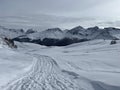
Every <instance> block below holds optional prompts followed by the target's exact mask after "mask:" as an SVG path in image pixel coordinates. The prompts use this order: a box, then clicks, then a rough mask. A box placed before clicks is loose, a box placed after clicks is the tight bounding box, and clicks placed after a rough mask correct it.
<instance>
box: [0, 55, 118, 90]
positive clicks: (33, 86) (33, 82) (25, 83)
mask: <svg viewBox="0 0 120 90" xmlns="http://www.w3.org/2000/svg"><path fill="white" fill-rule="evenodd" d="M0 90H120V87H116V86H111V85H107V84H104V83H102V82H97V81H91V80H89V79H86V78H84V77H81V76H80V75H78V74H76V73H74V72H70V71H66V70H62V69H60V67H59V66H58V64H57V62H56V61H55V60H53V59H52V58H51V57H48V56H43V55H36V57H35V58H34V63H33V65H32V67H31V69H30V70H29V71H28V72H26V73H25V74H24V75H22V76H21V77H20V78H17V79H16V80H13V81H11V82H9V83H8V84H7V85H5V86H4V87H2V89H0Z"/></svg>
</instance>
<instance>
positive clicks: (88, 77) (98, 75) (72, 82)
mask: <svg viewBox="0 0 120 90" xmlns="http://www.w3.org/2000/svg"><path fill="white" fill-rule="evenodd" d="M16 44H17V46H18V48H17V49H11V48H5V47H2V48H0V73H1V74H0V87H1V88H0V90H57V89H58V90H120V80H119V79H120V60H119V59H120V55H119V54H120V41H119V40H118V41H117V44H114V45H110V40H92V41H88V42H83V43H77V44H72V45H69V46H64V47H46V46H41V45H37V44H32V43H19V42H16Z"/></svg>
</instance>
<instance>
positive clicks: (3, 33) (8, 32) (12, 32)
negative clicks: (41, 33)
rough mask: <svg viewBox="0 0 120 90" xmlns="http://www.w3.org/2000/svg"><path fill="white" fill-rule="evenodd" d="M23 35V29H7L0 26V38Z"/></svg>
mask: <svg viewBox="0 0 120 90" xmlns="http://www.w3.org/2000/svg"><path fill="white" fill-rule="evenodd" d="M23 34H24V31H23V29H9V28H5V27H3V26H0V37H7V38H15V37H18V36H20V35H23Z"/></svg>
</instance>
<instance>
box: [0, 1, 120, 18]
mask: <svg viewBox="0 0 120 90" xmlns="http://www.w3.org/2000/svg"><path fill="white" fill-rule="evenodd" d="M119 9H120V0H0V15H16V14H39V13H50V14H55V15H60V16H61V15H66V16H67V15H68V16H81V15H82V16H107V15H109V16H119V15H120V10H119Z"/></svg>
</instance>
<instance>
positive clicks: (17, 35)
mask: <svg viewBox="0 0 120 90" xmlns="http://www.w3.org/2000/svg"><path fill="white" fill-rule="evenodd" d="M3 32H4V33H3ZM6 32H7V33H6ZM9 33H10V34H11V35H12V37H10V34H9ZM0 34H1V35H2V34H3V35H5V36H6V37H8V36H9V37H10V38H12V39H13V40H15V41H20V42H31V43H36V44H41V45H46V46H65V45H69V44H72V43H78V42H83V41H88V40H94V39H104V40H118V39H120V29H119V28H114V27H108V28H103V29H101V28H99V27H97V26H95V27H90V28H83V27H81V26H77V27H75V28H72V29H70V30H61V29H60V28H50V29H47V30H45V31H41V32H36V31H34V30H32V29H28V30H27V31H26V32H25V31H24V30H22V29H19V30H18V29H6V28H3V27H0Z"/></svg>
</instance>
